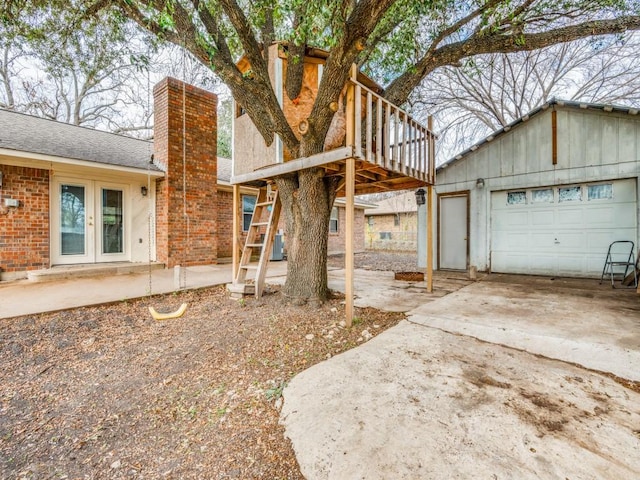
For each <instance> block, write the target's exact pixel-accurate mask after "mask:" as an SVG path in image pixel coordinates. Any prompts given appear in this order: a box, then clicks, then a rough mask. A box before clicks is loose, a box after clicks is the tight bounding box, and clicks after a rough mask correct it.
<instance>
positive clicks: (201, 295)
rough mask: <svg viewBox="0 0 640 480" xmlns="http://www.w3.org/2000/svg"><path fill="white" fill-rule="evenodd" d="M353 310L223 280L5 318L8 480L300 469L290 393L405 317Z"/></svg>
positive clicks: (3, 418)
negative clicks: (247, 292)
mask: <svg viewBox="0 0 640 480" xmlns="http://www.w3.org/2000/svg"><path fill="white" fill-rule="evenodd" d="M182 302H187V303H188V305H189V307H188V309H187V312H186V314H185V315H184V316H183V317H181V318H179V319H173V320H166V321H162V322H158V321H154V320H153V319H152V318H151V316H150V315H149V312H148V310H147V307H148V305H153V306H154V307H155V308H156V309H157V310H159V311H170V310H174V309H175V308H177V307H178V306H179V305H180V304H181V303H182ZM343 310H344V307H343V305H342V298H340V297H337V298H334V299H332V300H330V301H328V302H327V303H325V304H324V305H322V306H321V307H319V308H317V307H311V306H295V305H290V304H288V305H285V304H284V300H283V297H282V296H281V295H280V293H279V290H278V288H277V287H269V291H268V293H267V295H265V297H263V299H261V300H256V299H255V298H251V297H249V298H246V299H243V300H240V301H237V300H232V299H231V298H229V296H228V294H227V292H226V291H225V290H224V289H223V288H222V287H216V288H208V289H202V290H196V291H188V292H180V293H178V294H175V295H167V296H161V297H155V298H151V299H142V300H139V301H129V302H120V303H117V304H112V305H105V306H99V307H91V308H79V309H73V310H68V311H62V312H57V313H50V314H42V315H31V316H25V317H18V318H13V319H8V320H3V321H0V362H1V365H2V367H3V368H2V371H0V384H1V385H2V389H1V390H0V477H1V478H19V479H49V478H51V479H54V478H55V479H61V478H67V479H102V478H105V479H106V478H108V479H111V478H145V479H155V478H167V479H203V478H207V479H223V478H224V479H227V478H241V479H250V478H255V479H258V478H265V479H266V478H268V479H300V478H303V477H302V475H301V474H300V470H299V467H298V464H297V462H296V459H295V455H294V452H293V450H292V448H291V445H290V442H289V441H288V440H287V439H286V438H285V435H284V429H283V427H282V426H281V425H280V424H279V423H278V419H279V408H280V406H281V402H282V389H283V388H284V387H285V386H286V384H287V382H288V381H289V380H290V379H291V378H292V377H293V376H294V375H296V374H297V373H299V372H301V371H302V370H305V369H307V368H309V367H310V366H312V365H314V364H316V363H318V362H320V361H323V360H325V359H327V358H330V357H331V356H333V355H336V354H339V353H341V352H344V351H345V350H348V349H350V348H353V347H355V346H357V345H359V344H361V343H362V342H365V341H367V340H368V339H370V338H372V337H374V336H376V335H377V334H379V333H380V332H382V331H384V330H385V329H387V328H389V327H391V326H393V325H395V324H397V323H398V322H399V321H400V320H401V319H402V318H404V317H403V315H402V314H396V313H386V312H381V311H377V310H374V309H356V319H355V321H354V325H353V326H352V327H350V328H347V327H345V326H344V323H341V321H342V320H343V318H344V315H343Z"/></svg>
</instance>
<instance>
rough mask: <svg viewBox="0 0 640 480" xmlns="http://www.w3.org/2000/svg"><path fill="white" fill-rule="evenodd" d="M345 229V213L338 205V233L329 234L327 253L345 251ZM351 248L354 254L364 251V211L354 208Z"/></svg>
mask: <svg viewBox="0 0 640 480" xmlns="http://www.w3.org/2000/svg"><path fill="white" fill-rule="evenodd" d="M346 229H347V218H346V211H345V209H344V207H343V206H340V205H338V233H331V232H329V246H328V250H329V253H337V252H344V251H345V234H346ZM353 230H354V240H353V241H354V243H353V248H354V249H355V251H356V252H360V251H362V250H364V210H363V209H361V208H356V212H355V224H354V226H353Z"/></svg>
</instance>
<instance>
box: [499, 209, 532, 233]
mask: <svg viewBox="0 0 640 480" xmlns="http://www.w3.org/2000/svg"><path fill="white" fill-rule="evenodd" d="M528 224H529V212H527V211H523V212H508V213H507V220H506V222H505V225H504V226H505V229H507V230H513V229H516V228H518V227H522V226H525V225H528Z"/></svg>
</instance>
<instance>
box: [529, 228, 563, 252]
mask: <svg viewBox="0 0 640 480" xmlns="http://www.w3.org/2000/svg"><path fill="white" fill-rule="evenodd" d="M528 237H529V238H530V239H531V244H530V247H531V248H536V249H540V250H545V249H553V248H555V247H556V244H555V237H554V235H553V232H551V233H550V232H533V233H532V234H531V235H528Z"/></svg>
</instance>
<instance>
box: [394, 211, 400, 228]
mask: <svg viewBox="0 0 640 480" xmlns="http://www.w3.org/2000/svg"><path fill="white" fill-rule="evenodd" d="M393 226H394V227H399V226H400V214H399V213H396V214H395V215H394V216H393Z"/></svg>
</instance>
